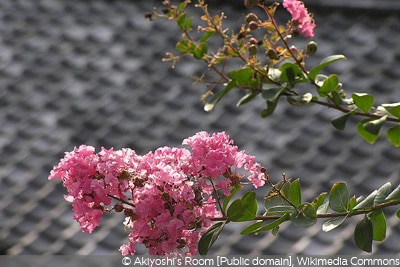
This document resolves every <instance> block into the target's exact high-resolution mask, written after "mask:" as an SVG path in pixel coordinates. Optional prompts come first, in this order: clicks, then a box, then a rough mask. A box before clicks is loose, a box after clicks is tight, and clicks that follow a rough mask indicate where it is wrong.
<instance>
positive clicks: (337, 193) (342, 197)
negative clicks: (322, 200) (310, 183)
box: [329, 182, 349, 212]
mask: <svg viewBox="0 0 400 267" xmlns="http://www.w3.org/2000/svg"><path fill="white" fill-rule="evenodd" d="M348 201H349V192H348V190H347V185H346V183H343V182H339V183H335V184H334V185H333V186H332V188H331V191H330V192H329V207H330V208H331V209H332V210H334V211H337V212H344V211H347V204H348Z"/></svg>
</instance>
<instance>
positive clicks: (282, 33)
mask: <svg viewBox="0 0 400 267" xmlns="http://www.w3.org/2000/svg"><path fill="white" fill-rule="evenodd" d="M250 2H251V3H250ZM163 4H164V5H165V6H166V8H165V9H163V12H161V13H160V12H158V11H157V10H156V9H155V10H154V11H153V14H151V15H150V17H151V18H167V19H169V20H175V21H176V23H177V25H178V27H179V28H180V29H181V30H182V32H183V34H182V39H181V40H180V41H178V43H177V45H176V48H177V50H178V52H179V53H180V54H179V55H178V56H175V55H173V54H172V53H170V52H169V53H167V58H165V59H164V61H172V62H173V64H174V65H175V64H176V63H177V60H178V59H179V58H180V57H182V56H186V55H190V56H192V57H193V58H194V59H196V60H201V61H203V62H204V63H205V64H206V66H207V69H209V70H211V71H212V72H214V73H215V74H216V75H217V76H218V77H219V78H218V79H217V80H216V81H212V82H210V81H207V83H211V84H212V86H211V87H210V88H209V89H208V91H207V92H206V93H205V94H204V95H203V96H202V99H203V100H204V102H205V104H204V109H205V110H206V111H212V110H213V109H214V107H215V106H216V104H217V103H218V102H219V101H220V100H221V99H223V97H224V96H225V95H227V94H228V93H229V92H230V91H232V90H233V89H235V88H236V89H239V90H241V91H245V92H246V94H245V95H244V96H243V97H242V98H241V99H240V100H239V101H238V103H237V106H241V105H244V104H247V103H249V102H251V101H252V100H253V99H254V98H255V97H256V96H259V95H260V96H261V97H262V98H263V99H264V100H265V102H266V108H265V109H263V110H262V111H261V116H262V117H263V118H265V117H268V116H270V115H272V114H273V112H274V111H275V109H276V107H277V105H278V103H279V102H280V100H281V99H282V98H286V100H287V101H288V102H289V104H291V105H293V106H309V105H311V104H314V105H320V106H323V107H327V108H332V109H335V110H337V111H339V112H340V113H341V115H339V116H338V117H336V118H333V119H332V121H331V122H332V125H333V126H334V127H335V128H337V129H339V130H344V129H345V127H346V122H347V121H348V119H349V118H350V117H360V118H361V119H360V120H359V122H358V124H357V133H358V134H359V135H360V136H361V137H362V138H363V139H364V140H366V141H367V142H369V143H371V144H372V143H374V142H376V140H377V139H378V137H379V136H380V134H381V129H382V126H383V125H384V124H385V123H391V124H394V126H393V125H391V126H389V128H388V130H387V138H388V140H389V141H390V142H391V143H392V144H393V145H394V146H396V147H400V102H396V103H387V104H380V105H375V98H374V96H373V95H370V94H366V93H352V94H351V95H350V97H348V94H347V93H346V92H345V91H344V90H343V85H342V83H341V82H340V79H339V76H338V75H336V74H330V75H325V74H323V73H322V71H323V70H324V69H325V68H326V67H327V66H329V65H330V64H332V63H334V62H336V61H339V60H344V59H346V58H345V56H343V55H332V56H329V57H327V58H325V59H324V60H322V61H321V62H320V63H319V64H317V65H316V66H313V67H311V68H308V67H307V64H306V63H307V62H306V61H307V59H308V58H310V57H311V56H313V55H314V54H315V53H316V51H317V49H318V45H317V44H316V43H315V42H314V41H310V42H309V43H308V44H307V46H306V47H305V49H301V48H299V47H296V46H293V45H291V44H290V41H291V39H292V38H295V37H297V36H298V35H299V32H298V28H297V26H298V25H297V22H296V21H294V20H291V21H289V22H288V23H287V25H285V26H284V25H279V24H278V23H277V21H276V19H275V13H276V12H277V11H278V9H279V4H278V3H274V4H271V5H267V4H265V3H264V2H263V1H247V2H246V3H245V5H246V6H247V7H250V8H261V9H262V10H263V11H264V13H265V14H266V16H265V18H260V17H259V16H257V15H256V14H255V13H251V12H249V13H248V14H247V15H246V16H245V22H244V23H243V24H242V25H241V27H240V29H239V30H238V31H236V32H235V31H233V30H229V29H228V28H224V23H223V22H224V19H225V18H226V15H225V14H224V13H223V12H222V13H220V14H218V15H211V14H210V12H209V10H208V6H207V3H206V1H205V0H198V1H197V3H196V4H195V5H194V8H198V9H200V10H201V12H202V13H203V15H202V16H201V22H202V23H205V25H203V24H201V23H200V24H199V25H197V29H198V31H197V35H196V34H194V33H193V28H194V25H193V19H192V18H191V17H190V16H189V15H188V14H189V11H188V10H187V7H188V6H190V4H191V1H190V0H185V1H182V2H181V3H180V4H179V5H174V4H173V3H172V1H164V2H163ZM148 17H149V16H148ZM195 36H196V37H197V38H196V37H195ZM212 40H213V43H214V44H215V43H220V44H221V45H220V46H219V47H218V45H217V47H216V48H214V49H212V48H211V47H212V45H209V43H210V42H211V41H212ZM214 46H215V45H214ZM238 61H239V62H241V66H240V67H238V68H235V66H237V64H236V63H237V62H238ZM206 77H208V76H207V75H205V74H204V75H202V76H201V77H198V78H197V79H196V81H202V82H206V81H205V78H206ZM300 84H309V85H310V86H311V88H315V89H312V90H309V91H308V92H301V91H300V89H298V85H300ZM221 87H222V88H221ZM303 90H304V89H303ZM374 105H375V106H374Z"/></svg>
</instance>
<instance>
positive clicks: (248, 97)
mask: <svg viewBox="0 0 400 267" xmlns="http://www.w3.org/2000/svg"><path fill="white" fill-rule="evenodd" d="M258 94H259V92H257V91H255V90H250V92H248V93H247V94H246V95H245V96H243V97H242V98H241V99H240V100H239V101H238V102H237V104H236V106H237V107H239V106H241V105H244V104H246V103H248V102H250V101H251V100H253V98H254V97H255V96H257V95H258Z"/></svg>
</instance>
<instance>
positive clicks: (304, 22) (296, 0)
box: [283, 0, 316, 37]
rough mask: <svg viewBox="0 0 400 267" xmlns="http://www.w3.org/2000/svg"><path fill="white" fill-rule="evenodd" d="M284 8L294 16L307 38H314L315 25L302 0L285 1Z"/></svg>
mask: <svg viewBox="0 0 400 267" xmlns="http://www.w3.org/2000/svg"><path fill="white" fill-rule="evenodd" d="M283 7H284V8H286V10H287V11H289V13H290V14H291V15H292V19H293V21H294V22H295V23H296V24H297V27H298V29H299V30H300V32H301V33H302V34H303V35H304V36H305V37H313V36H314V28H315V26H316V25H315V23H314V20H313V18H312V17H311V16H310V14H309V13H308V10H307V8H306V7H305V6H304V3H303V2H302V1H300V0H283Z"/></svg>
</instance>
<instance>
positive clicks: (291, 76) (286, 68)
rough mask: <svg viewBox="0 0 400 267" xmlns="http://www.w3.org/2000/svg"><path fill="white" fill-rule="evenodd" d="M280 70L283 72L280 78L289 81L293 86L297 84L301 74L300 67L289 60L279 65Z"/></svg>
mask: <svg viewBox="0 0 400 267" xmlns="http://www.w3.org/2000/svg"><path fill="white" fill-rule="evenodd" d="M279 70H280V71H281V72H282V74H281V76H280V80H281V81H282V82H288V83H289V84H290V86H291V87H293V86H294V85H295V84H296V77H297V76H299V75H301V73H302V72H301V70H300V68H299V67H298V66H297V65H296V64H294V63H290V62H287V63H285V64H283V65H282V66H280V67H279Z"/></svg>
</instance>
